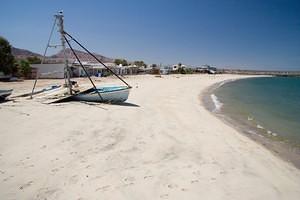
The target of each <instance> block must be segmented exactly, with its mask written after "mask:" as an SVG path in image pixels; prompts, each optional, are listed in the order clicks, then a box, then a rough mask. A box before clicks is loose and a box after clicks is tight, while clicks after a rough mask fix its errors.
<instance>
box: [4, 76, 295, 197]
mask: <svg viewBox="0 0 300 200" xmlns="http://www.w3.org/2000/svg"><path fill="white" fill-rule="evenodd" d="M232 78H243V76H235V75H217V76H209V75H189V76H175V75H174V76H163V77H162V78H156V77H154V76H133V77H129V78H127V79H126V80H128V82H129V83H130V84H131V85H132V86H133V89H132V91H131V94H130V97H129V99H128V101H127V102H128V104H125V105H122V106H120V105H119V106H118V105H107V104H97V105H91V104H84V103H80V102H68V103H63V104H58V105H48V104H43V103H41V102H40V101H38V100H27V99H18V100H16V101H15V102H12V101H11V102H6V103H3V104H0V121H1V133H0V199H3V200H6V199H22V200H23V199H25V200H27V199H28V200H29V199H30V200H31V199H63V200H66V199H81V200H83V199H130V200H131V199H137V200H140V199H272V200H275V199H289V200H292V199H299V198H300V172H299V170H298V169H296V168H295V167H294V166H292V165H291V164H289V163H287V162H285V161H283V160H281V159H280V158H278V157H276V156H275V155H273V154H272V153H270V151H268V150H267V149H265V148H264V147H263V146H262V145H260V144H257V143H256V142H254V141H252V140H251V139H249V138H247V137H246V136H244V135H242V134H240V133H238V132H237V131H236V130H235V129H234V128H232V127H230V126H228V125H226V124H224V123H223V122H222V121H221V120H220V119H218V118H216V117H215V116H214V115H213V114H211V113H210V112H209V111H207V110H206V109H205V108H204V106H203V104H202V102H201V101H200V99H199V95H200V96H201V93H203V91H204V90H205V88H207V87H208V86H211V85H212V84H214V83H217V82H220V81H223V80H228V79H232ZM80 81H81V82H82V80H80ZM111 81H112V82H116V81H117V80H116V79H113V80H112V79H106V80H105V82H111ZM55 82H62V81H61V80H54V81H50V80H43V81H40V82H39V87H41V86H43V85H47V84H49V83H55ZM101 82H103V81H101ZM98 83H99V82H97V84H98ZM31 86H32V81H25V82H19V83H0V88H5V87H6V88H7V87H13V88H15V92H16V93H15V94H20V93H22V92H24V91H30V88H31Z"/></svg>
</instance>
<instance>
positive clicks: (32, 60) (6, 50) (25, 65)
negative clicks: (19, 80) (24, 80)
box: [0, 36, 41, 77]
mask: <svg viewBox="0 0 300 200" xmlns="http://www.w3.org/2000/svg"><path fill="white" fill-rule="evenodd" d="M11 48H12V47H11V45H10V43H9V42H8V41H7V40H6V39H5V38H4V37H1V36H0V72H2V73H3V74H4V75H12V76H16V77H28V76H29V75H30V73H31V70H32V68H31V66H30V64H39V63H41V59H40V58H38V57H36V56H33V57H27V58H26V59H20V60H18V59H16V58H15V57H14V56H13V54H12V51H11Z"/></svg>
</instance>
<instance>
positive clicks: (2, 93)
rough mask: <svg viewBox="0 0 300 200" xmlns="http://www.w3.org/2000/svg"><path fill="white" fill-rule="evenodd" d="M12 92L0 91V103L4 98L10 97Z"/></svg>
mask: <svg viewBox="0 0 300 200" xmlns="http://www.w3.org/2000/svg"><path fill="white" fill-rule="evenodd" d="M12 91H13V90H12V89H10V90H0V100H1V101H3V100H5V98H6V97H8V96H9V95H11V93H12Z"/></svg>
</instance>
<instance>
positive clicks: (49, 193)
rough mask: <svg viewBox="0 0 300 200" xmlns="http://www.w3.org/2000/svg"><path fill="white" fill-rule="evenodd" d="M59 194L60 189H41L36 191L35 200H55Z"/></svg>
mask: <svg viewBox="0 0 300 200" xmlns="http://www.w3.org/2000/svg"><path fill="white" fill-rule="evenodd" d="M61 193H62V191H61V190H60V189H49V188H41V189H39V190H38V194H37V195H36V199H57V198H58V196H60V194H61Z"/></svg>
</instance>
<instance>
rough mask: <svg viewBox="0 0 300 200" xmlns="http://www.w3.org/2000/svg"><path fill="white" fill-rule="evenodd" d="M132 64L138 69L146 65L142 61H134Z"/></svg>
mask: <svg viewBox="0 0 300 200" xmlns="http://www.w3.org/2000/svg"><path fill="white" fill-rule="evenodd" d="M133 64H134V65H136V66H138V67H142V66H145V67H147V64H146V63H145V62H144V61H142V60H141V61H134V62H133Z"/></svg>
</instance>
